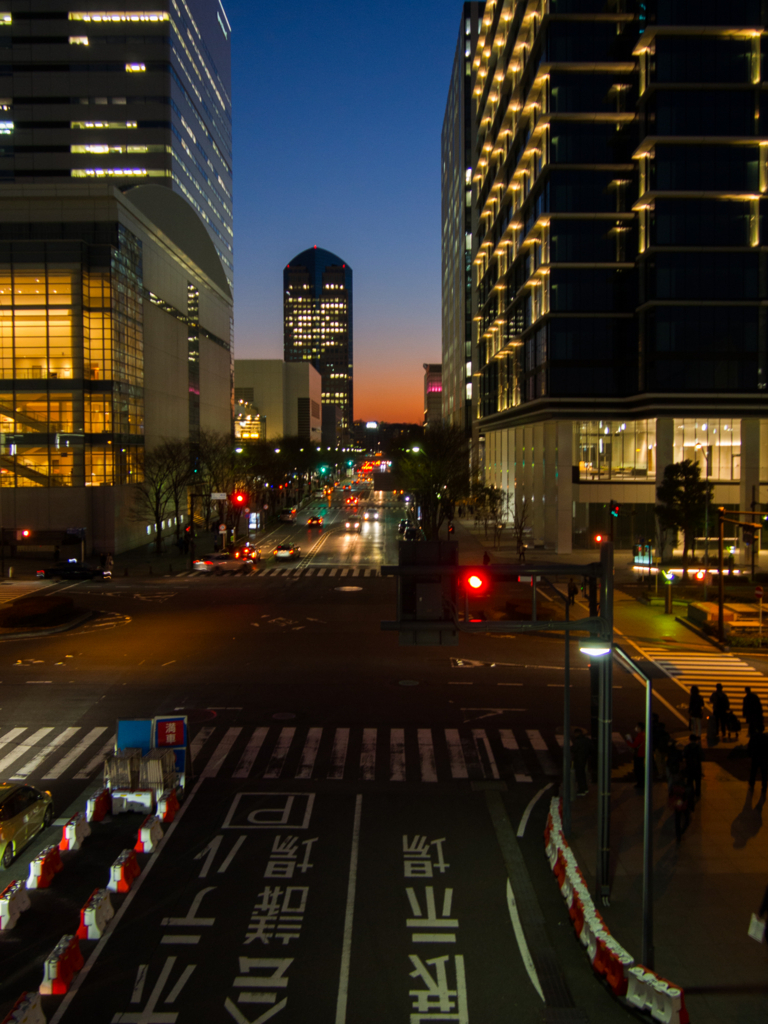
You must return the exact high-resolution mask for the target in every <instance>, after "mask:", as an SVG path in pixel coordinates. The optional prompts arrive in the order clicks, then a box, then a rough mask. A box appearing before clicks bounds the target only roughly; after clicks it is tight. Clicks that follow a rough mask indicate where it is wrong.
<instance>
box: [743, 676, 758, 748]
mask: <svg viewBox="0 0 768 1024" xmlns="http://www.w3.org/2000/svg"><path fill="white" fill-rule="evenodd" d="M741 714H742V717H743V719H744V721H745V722H746V723H747V730H748V731H749V735H750V736H753V735H754V734H755V733H756V732H757V727H758V726H759V725H763V705H762V703H761V702H760V698H759V697H758V696H757V694H756V693H753V692H752V688H751V687H750V686H745V687H744V700H743V702H742V705H741Z"/></svg>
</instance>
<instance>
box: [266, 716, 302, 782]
mask: <svg viewBox="0 0 768 1024" xmlns="http://www.w3.org/2000/svg"><path fill="white" fill-rule="evenodd" d="M295 734H296V729H295V727H294V726H292V725H289V726H286V727H285V728H284V729H281V730H280V735H279V736H278V737H277V743H276V744H275V749H274V750H273V751H272V756H271V757H270V759H269V764H268V765H267V769H266V771H265V772H264V778H265V779H279V778H280V775H281V773H282V771H283V768H284V767H285V759H286V757H287V756H288V751H289V750H290V749H291V744H292V743H293V737H294V735H295Z"/></svg>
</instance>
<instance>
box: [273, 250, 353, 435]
mask: <svg viewBox="0 0 768 1024" xmlns="http://www.w3.org/2000/svg"><path fill="white" fill-rule="evenodd" d="M283 354H284V357H285V361H286V362H287V363H297V362H310V363H312V365H313V366H314V367H315V368H316V369H317V370H319V371H320V373H321V375H322V379H323V387H322V404H323V407H324V408H325V407H327V406H331V405H335V406H338V408H339V409H340V410H341V417H340V423H339V429H340V431H341V433H342V436H343V433H344V432H346V431H349V429H350V427H351V425H352V408H353V377H352V368H353V362H352V268H351V267H350V266H349V264H348V263H345V262H344V261H343V260H342V259H340V258H339V257H338V256H334V254H333V253H332V252H327V251H326V250H325V249H318V248H317V246H314V248H312V249H307V250H305V251H304V252H301V253H299V254H298V256H294V258H293V259H292V260H291V261H290V263H289V264H288V265H287V266H286V268H285V269H284V271H283ZM330 427H331V419H329V420H328V429H329V430H330ZM340 439H341V437H337V439H336V440H340ZM327 443H334V442H332V441H330V440H329V441H328V442H327Z"/></svg>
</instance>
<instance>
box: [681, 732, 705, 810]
mask: <svg viewBox="0 0 768 1024" xmlns="http://www.w3.org/2000/svg"><path fill="white" fill-rule="evenodd" d="M683 757H684V758H685V781H686V782H687V783H688V784H689V785H690V786H691V788H692V789H693V793H694V796H695V797H696V799H697V800H699V799H700V798H701V777H702V769H701V744H700V743H699V737H698V736H697V735H696V734H695V733H691V735H690V737H689V739H688V742H687V743H686V745H685V746H684V747H683Z"/></svg>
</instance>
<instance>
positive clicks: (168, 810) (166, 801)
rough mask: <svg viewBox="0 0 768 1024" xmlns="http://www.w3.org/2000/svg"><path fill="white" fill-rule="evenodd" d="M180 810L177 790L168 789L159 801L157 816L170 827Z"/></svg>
mask: <svg viewBox="0 0 768 1024" xmlns="http://www.w3.org/2000/svg"><path fill="white" fill-rule="evenodd" d="M178 809H179V798H178V796H177V795H176V790H175V789H167V790H166V791H165V793H163V794H162V795H161V796H160V798H159V799H158V801H157V815H158V817H160V818H162V819H163V821H164V822H165V823H166V825H170V823H171V822H172V821H173V819H174V818H175V817H176V812H177V811H178Z"/></svg>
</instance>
